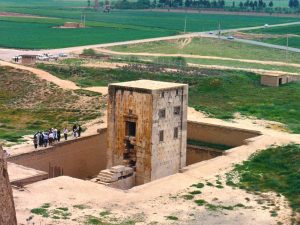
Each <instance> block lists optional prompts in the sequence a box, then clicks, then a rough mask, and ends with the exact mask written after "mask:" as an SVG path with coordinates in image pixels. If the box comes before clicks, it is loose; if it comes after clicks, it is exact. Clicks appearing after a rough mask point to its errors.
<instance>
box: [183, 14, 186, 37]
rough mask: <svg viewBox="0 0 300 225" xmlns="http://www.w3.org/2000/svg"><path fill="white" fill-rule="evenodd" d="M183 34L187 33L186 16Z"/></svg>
mask: <svg viewBox="0 0 300 225" xmlns="http://www.w3.org/2000/svg"><path fill="white" fill-rule="evenodd" d="M183 32H184V33H185V32H186V16H185V19H184V30H183Z"/></svg>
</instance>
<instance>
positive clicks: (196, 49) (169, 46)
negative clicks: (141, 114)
mask: <svg viewBox="0 0 300 225" xmlns="http://www.w3.org/2000/svg"><path fill="white" fill-rule="evenodd" d="M211 46H214V47H213V48H212V47H211ZM110 49H111V50H114V51H118V52H133V53H138V52H149V53H166V54H189V55H202V56H217V57H226V58H233V59H251V60H264V61H267V60H269V61H279V62H281V61H285V59H284V60H283V58H282V55H285V53H286V52H285V51H283V50H278V49H272V48H267V47H261V46H254V45H250V44H245V43H239V42H232V41H227V40H218V39H213V38H194V39H192V41H191V42H190V43H188V44H186V45H185V44H184V40H176V41H160V42H149V43H143V44H132V45H123V46H114V47H111V48H110ZM288 62H289V63H300V53H293V52H290V53H289V57H288Z"/></svg>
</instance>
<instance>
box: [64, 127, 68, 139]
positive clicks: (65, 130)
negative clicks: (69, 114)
mask: <svg viewBox="0 0 300 225" xmlns="http://www.w3.org/2000/svg"><path fill="white" fill-rule="evenodd" d="M64 138H65V141H66V140H68V129H67V128H66V127H65V128H64Z"/></svg>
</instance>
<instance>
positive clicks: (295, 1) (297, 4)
mask: <svg viewBox="0 0 300 225" xmlns="http://www.w3.org/2000/svg"><path fill="white" fill-rule="evenodd" d="M298 7H299V0H294V8H298Z"/></svg>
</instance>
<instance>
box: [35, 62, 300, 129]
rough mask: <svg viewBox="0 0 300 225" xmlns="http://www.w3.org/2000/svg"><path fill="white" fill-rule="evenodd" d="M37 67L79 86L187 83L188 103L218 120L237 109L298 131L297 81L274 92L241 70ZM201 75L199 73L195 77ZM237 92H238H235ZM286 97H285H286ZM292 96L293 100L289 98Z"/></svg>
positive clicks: (299, 94) (299, 100)
mask: <svg viewBox="0 0 300 225" xmlns="http://www.w3.org/2000/svg"><path fill="white" fill-rule="evenodd" d="M39 67H40V68H41V69H44V70H46V71H49V72H51V73H52V74H54V75H56V76H58V77H60V78H62V79H68V80H72V81H74V82H76V83H77V84H79V85H81V86H94V85H99V86H105V85H107V84H109V83H111V82H123V81H129V80H136V79H153V80H160V81H173V82H180V83H188V84H189V85H190V88H189V105H190V106H193V107H195V108H196V109H198V110H201V111H204V112H206V113H208V114H209V115H210V116H212V117H217V118H221V119H230V118H233V114H234V113H236V112H241V113H242V114H243V115H246V116H256V117H258V118H261V119H267V120H273V121H278V122H282V123H284V124H286V125H287V126H288V128H289V129H290V130H291V131H293V132H298V133H299V132H300V127H299V124H300V121H299V118H300V114H299V113H300V84H299V83H291V84H288V85H284V86H282V87H280V88H278V89H277V91H276V92H274V89H273V88H271V87H263V86H261V85H260V77H259V76H257V75H255V74H253V73H246V72H241V71H220V70H205V69H201V70H198V72H197V73H195V74H194V75H193V73H192V74H191V73H188V72H186V71H184V70H183V71H180V72H178V73H166V72H159V71H158V72H149V71H144V72H141V70H140V68H139V69H138V70H135V69H134V68H129V69H126V68H123V69H99V68H84V67H81V68H80V71H81V72H80V73H79V74H77V75H76V76H73V75H72V73H71V72H70V68H66V67H60V66H56V65H45V64H42V65H39ZM199 74H201V76H199ZM237 93H238V95H237ZM286 96H289V98H287V97H286ZM290 99H293V101H290Z"/></svg>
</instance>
